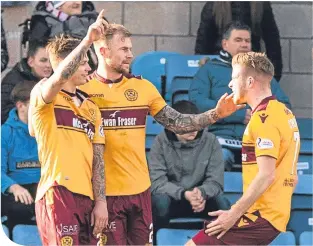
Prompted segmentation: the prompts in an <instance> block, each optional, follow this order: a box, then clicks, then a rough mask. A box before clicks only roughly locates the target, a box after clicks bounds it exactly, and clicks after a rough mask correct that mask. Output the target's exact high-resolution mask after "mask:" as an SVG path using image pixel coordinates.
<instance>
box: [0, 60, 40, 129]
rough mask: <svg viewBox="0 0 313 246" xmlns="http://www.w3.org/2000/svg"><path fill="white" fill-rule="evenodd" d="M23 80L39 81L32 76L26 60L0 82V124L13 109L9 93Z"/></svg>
mask: <svg viewBox="0 0 313 246" xmlns="http://www.w3.org/2000/svg"><path fill="white" fill-rule="evenodd" d="M24 80H30V81H39V80H40V79H39V78H37V77H36V76H34V75H33V74H32V72H31V69H30V67H29V66H28V64H27V59H26V58H24V59H22V60H21V61H20V62H18V63H16V65H15V66H14V67H13V68H12V70H11V71H9V72H8V73H7V74H6V76H5V77H4V78H3V79H2V82H1V124H3V123H4V122H5V121H6V120H7V118H8V116H9V111H10V110H11V109H12V108H14V107H15V105H14V103H13V102H12V101H11V92H12V90H13V88H14V86H15V85H17V84H18V83H20V82H23V81H24Z"/></svg>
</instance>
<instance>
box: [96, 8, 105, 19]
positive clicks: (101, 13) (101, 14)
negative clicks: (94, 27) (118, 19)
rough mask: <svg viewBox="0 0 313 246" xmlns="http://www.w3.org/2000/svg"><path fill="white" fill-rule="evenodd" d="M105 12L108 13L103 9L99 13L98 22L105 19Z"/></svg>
mask: <svg viewBox="0 0 313 246" xmlns="http://www.w3.org/2000/svg"><path fill="white" fill-rule="evenodd" d="M105 12H106V10H105V9H102V10H101V12H100V13H99V15H98V17H97V20H101V19H103V17H104V14H105Z"/></svg>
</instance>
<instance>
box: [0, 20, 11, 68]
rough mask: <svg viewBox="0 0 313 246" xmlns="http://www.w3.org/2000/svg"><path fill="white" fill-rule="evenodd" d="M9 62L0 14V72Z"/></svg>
mask: <svg viewBox="0 0 313 246" xmlns="http://www.w3.org/2000/svg"><path fill="white" fill-rule="evenodd" d="M8 62H9V54H8V49H7V41H6V39H5V32H4V29H3V21H2V16H1V72H2V71H3V70H5V69H6V67H7V65H8Z"/></svg>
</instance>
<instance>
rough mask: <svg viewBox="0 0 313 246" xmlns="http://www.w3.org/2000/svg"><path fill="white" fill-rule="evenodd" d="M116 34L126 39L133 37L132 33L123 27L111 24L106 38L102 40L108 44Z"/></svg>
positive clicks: (105, 34) (105, 33) (106, 32)
mask: <svg viewBox="0 0 313 246" xmlns="http://www.w3.org/2000/svg"><path fill="white" fill-rule="evenodd" d="M115 34H121V35H122V36H123V37H126V38H129V37H131V35H132V34H131V32H130V31H129V30H128V29H127V28H126V27H124V26H123V25H120V24H116V23H111V24H108V26H107V29H106V30H105V32H104V37H103V39H102V40H104V41H105V42H106V43H108V42H109V41H110V40H112V38H113V36H114V35H115Z"/></svg>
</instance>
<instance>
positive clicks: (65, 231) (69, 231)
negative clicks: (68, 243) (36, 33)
mask: <svg viewBox="0 0 313 246" xmlns="http://www.w3.org/2000/svg"><path fill="white" fill-rule="evenodd" d="M57 232H58V233H60V234H61V235H77V234H78V225H64V224H59V225H57Z"/></svg>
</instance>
